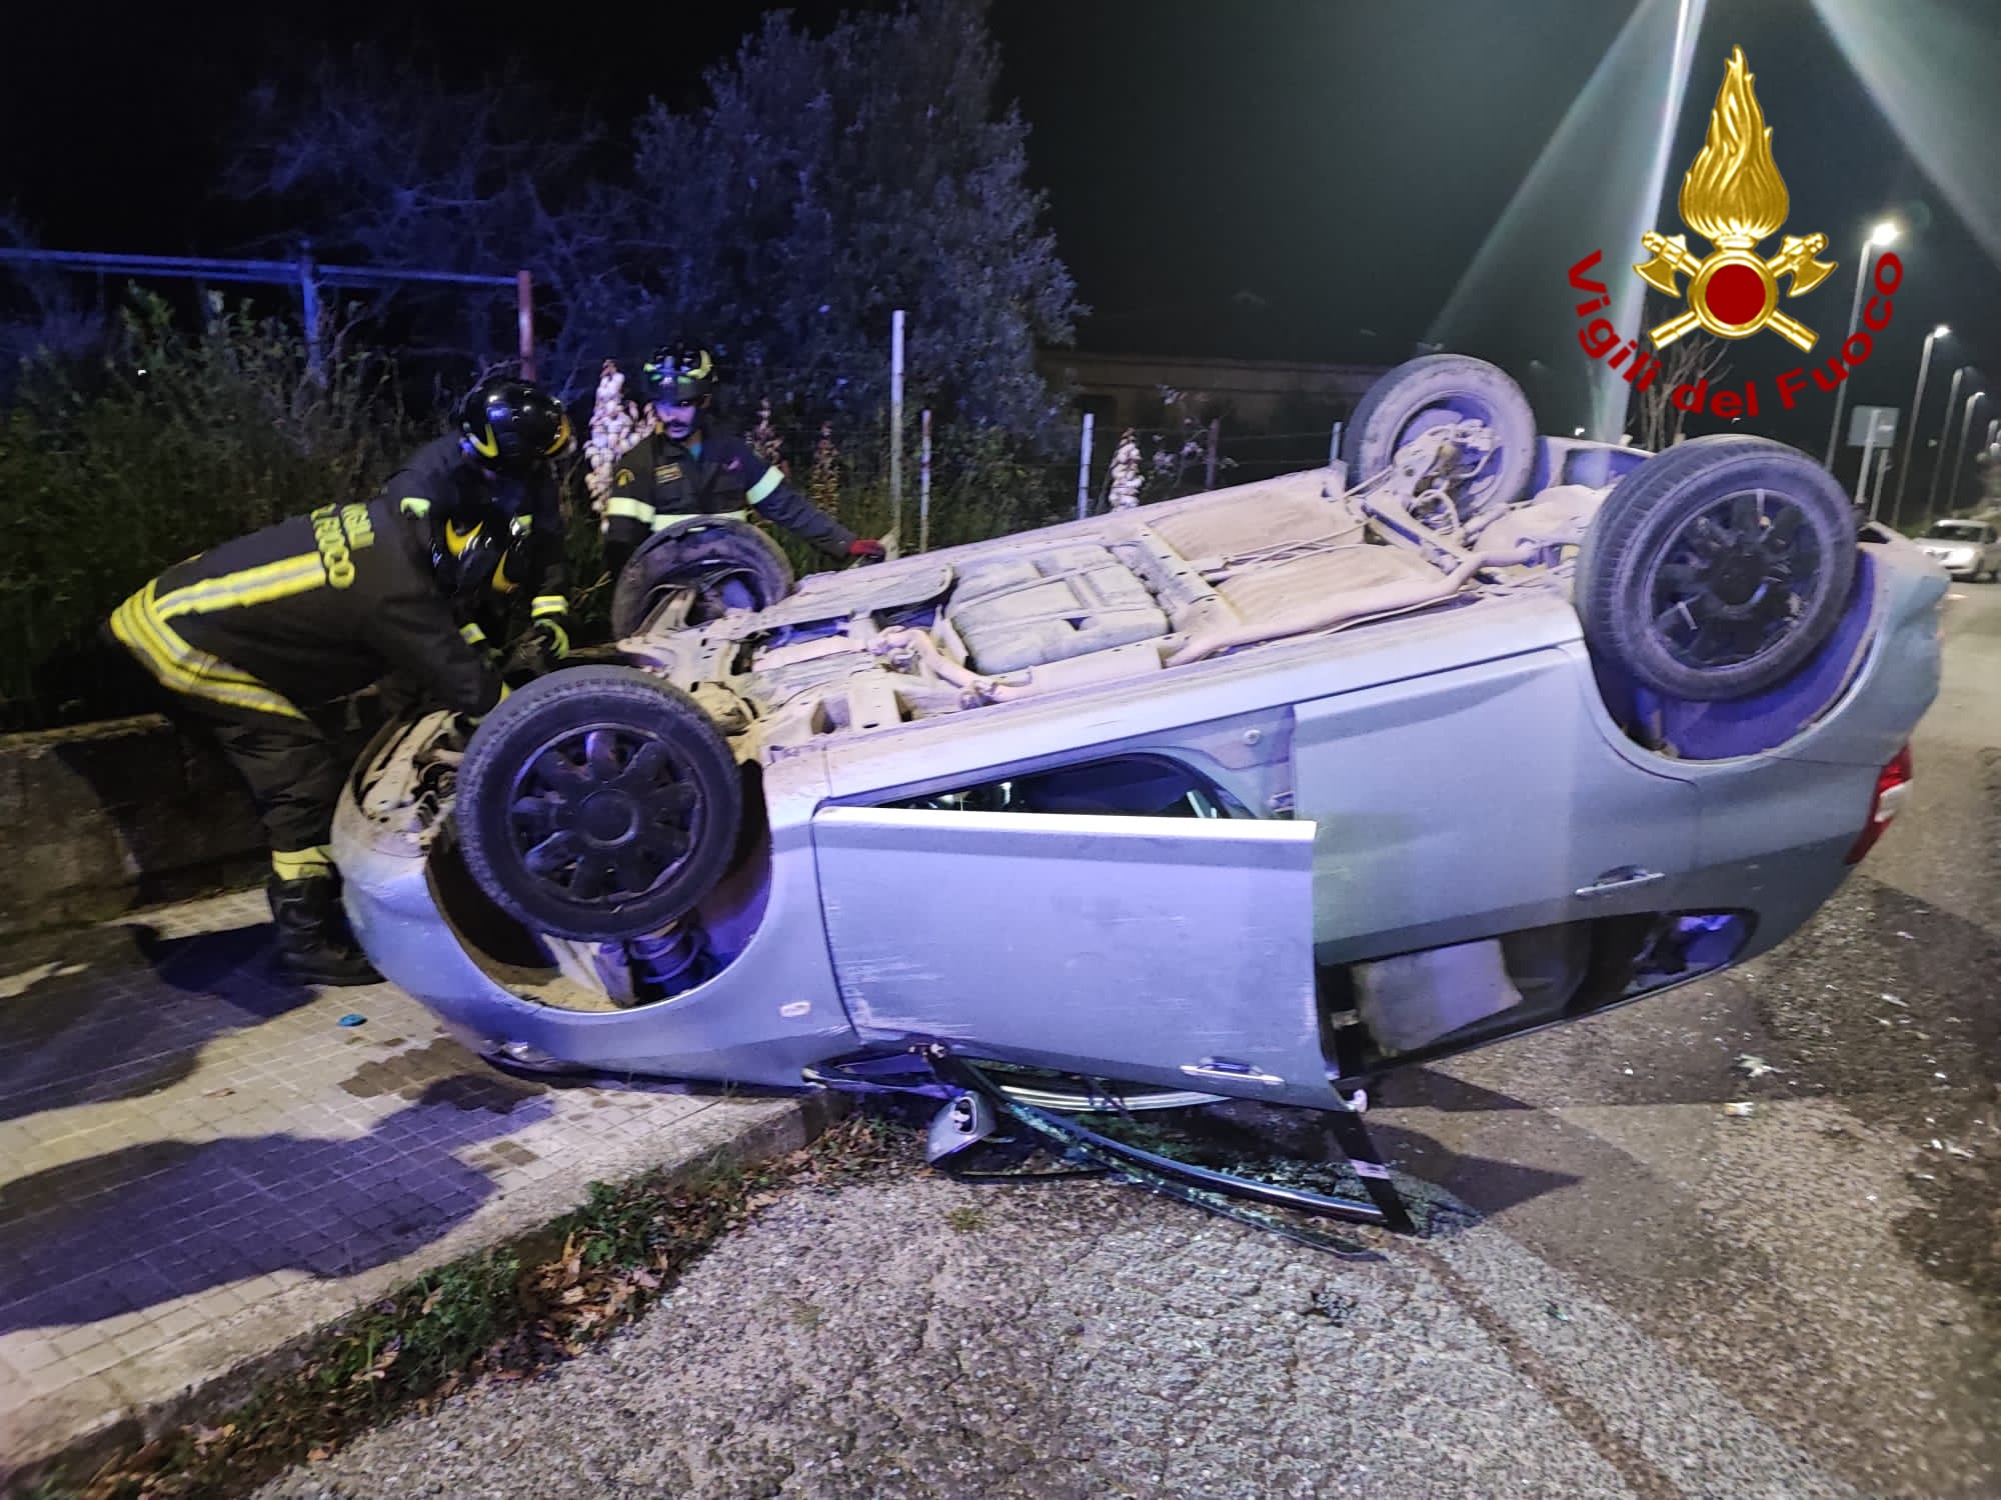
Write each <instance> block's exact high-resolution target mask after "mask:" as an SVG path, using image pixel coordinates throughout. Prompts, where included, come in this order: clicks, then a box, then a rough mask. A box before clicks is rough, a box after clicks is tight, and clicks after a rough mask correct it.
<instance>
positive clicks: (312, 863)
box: [271, 844, 334, 880]
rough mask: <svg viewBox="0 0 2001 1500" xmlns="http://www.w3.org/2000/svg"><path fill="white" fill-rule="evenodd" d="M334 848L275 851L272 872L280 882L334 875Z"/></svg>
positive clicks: (323, 845) (324, 845)
mask: <svg viewBox="0 0 2001 1500" xmlns="http://www.w3.org/2000/svg"><path fill="white" fill-rule="evenodd" d="M333 867H334V862H333V846H332V845H331V844H321V845H319V846H318V847H317V848H313V849H273V850H272V851H271V871H272V873H273V874H275V875H276V876H277V877H278V878H279V879H280V880H305V879H309V878H311V877H312V876H315V875H331V874H333Z"/></svg>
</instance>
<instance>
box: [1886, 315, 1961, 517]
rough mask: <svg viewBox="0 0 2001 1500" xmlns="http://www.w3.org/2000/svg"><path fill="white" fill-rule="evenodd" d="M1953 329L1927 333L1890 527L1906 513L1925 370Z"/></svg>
mask: <svg viewBox="0 0 2001 1500" xmlns="http://www.w3.org/2000/svg"><path fill="white" fill-rule="evenodd" d="M1951 333H1952V330H1951V329H1950V328H1948V327H1946V326H1945V324H1943V323H1941V324H1939V325H1938V327H1936V328H1934V329H1933V330H1932V331H1931V332H1930V333H1928V334H1926V335H1925V352H1924V357H1923V358H1922V359H1920V360H1919V361H1918V393H1917V394H1916V395H1915V396H1913V397H1911V416H1910V420H1909V421H1907V422H1905V423H1904V466H1903V467H1902V468H1901V469H1899V470H1897V498H1896V500H1895V501H1894V502H1893V503H1892V504H1891V506H1890V529H1891V530H1892V531H1895V530H1896V529H1897V522H1898V521H1900V520H1901V519H1903V514H1904V481H1905V480H1906V479H1909V478H1910V477H1911V464H1912V463H1913V462H1914V461H1915V459H1916V457H1917V448H1918V411H1919V408H1921V407H1922V406H1923V405H1924V404H1925V372H1926V371H1928V370H1929V369H1931V366H1932V345H1933V344H1935V343H1937V342H1938V341H1939V340H1940V339H1942V338H1947V337H1949V336H1950V335H1951Z"/></svg>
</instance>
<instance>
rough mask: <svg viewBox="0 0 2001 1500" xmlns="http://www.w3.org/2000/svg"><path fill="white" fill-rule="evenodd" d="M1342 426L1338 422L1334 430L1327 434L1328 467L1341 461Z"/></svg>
mask: <svg viewBox="0 0 2001 1500" xmlns="http://www.w3.org/2000/svg"><path fill="white" fill-rule="evenodd" d="M1341 426H1342V424H1341V423H1339V422H1336V423H1335V424H1334V430H1333V431H1332V432H1330V433H1329V434H1328V435H1327V467H1328V468H1330V469H1331V468H1333V467H1334V465H1336V464H1338V463H1339V462H1340V461H1341Z"/></svg>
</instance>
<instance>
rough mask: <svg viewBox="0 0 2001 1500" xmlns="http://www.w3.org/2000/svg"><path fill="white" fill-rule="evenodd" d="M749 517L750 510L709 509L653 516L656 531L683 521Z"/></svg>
mask: <svg viewBox="0 0 2001 1500" xmlns="http://www.w3.org/2000/svg"><path fill="white" fill-rule="evenodd" d="M749 519H750V512H749V511H747V510H709V511H700V512H697V513H696V514H694V515H685V516H664V515H663V516H655V517H654V518H653V529H654V530H655V531H665V530H666V529H667V528H668V527H669V526H673V525H676V524H677V523H679V522H682V521H748V520H749Z"/></svg>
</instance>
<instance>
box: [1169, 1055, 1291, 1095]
mask: <svg viewBox="0 0 2001 1500" xmlns="http://www.w3.org/2000/svg"><path fill="white" fill-rule="evenodd" d="M1181 1071H1182V1072H1184V1073H1186V1074H1187V1075H1188V1076H1189V1077H1190V1078H1221V1079H1227V1080H1229V1081H1230V1082H1232V1083H1266V1084H1270V1085H1272V1086H1273V1087H1274V1088H1276V1087H1278V1086H1280V1085H1282V1084H1284V1082H1285V1080H1284V1079H1283V1078H1280V1077H1279V1076H1278V1075H1277V1074H1275V1073H1261V1072H1259V1071H1258V1070H1257V1069H1256V1068H1254V1067H1252V1066H1250V1064H1248V1063H1233V1062H1225V1061H1223V1060H1221V1059H1219V1058H1214V1057H1205V1058H1203V1059H1202V1061H1200V1062H1199V1063H1183V1064H1182V1065H1181Z"/></svg>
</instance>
